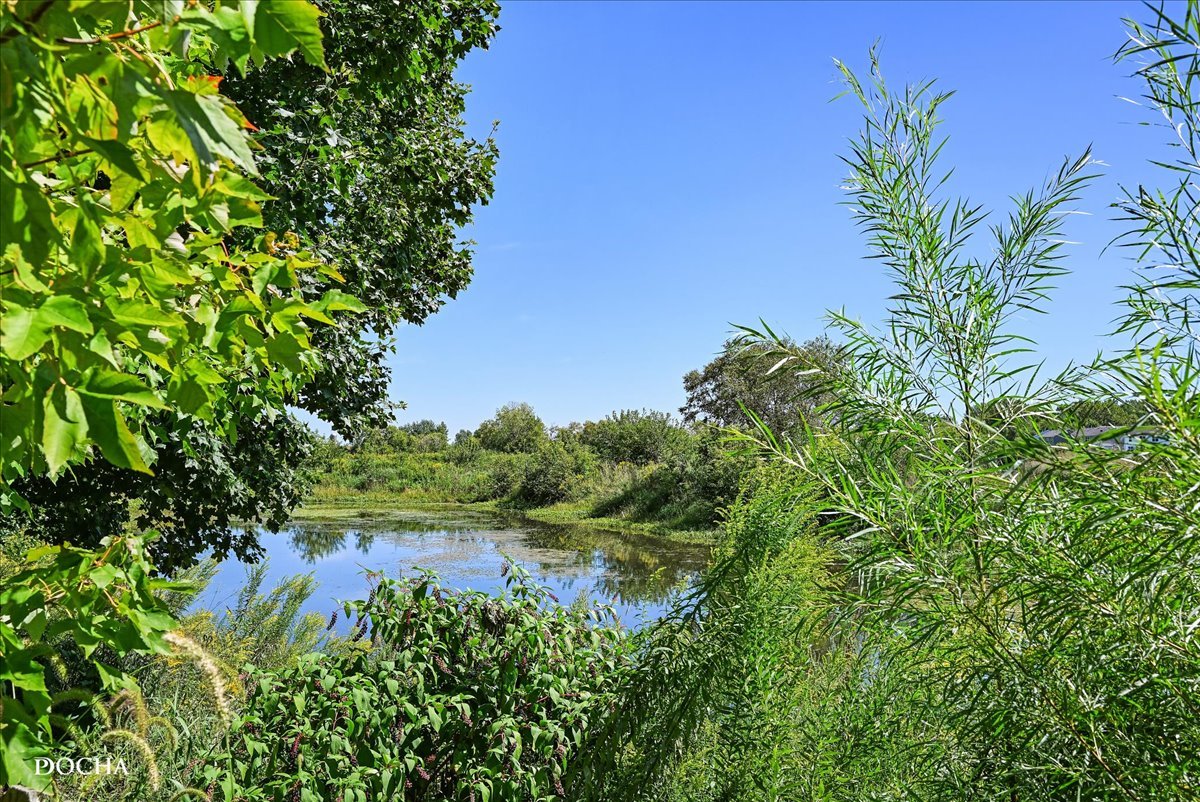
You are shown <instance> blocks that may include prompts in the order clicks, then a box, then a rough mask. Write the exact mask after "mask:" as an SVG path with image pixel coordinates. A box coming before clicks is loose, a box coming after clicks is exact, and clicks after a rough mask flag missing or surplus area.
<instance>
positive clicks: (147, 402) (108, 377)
mask: <svg viewBox="0 0 1200 802" xmlns="http://www.w3.org/2000/svg"><path fill="white" fill-rule="evenodd" d="M79 391H80V392H81V393H83V394H85V395H91V396H95V397H97V398H108V399H111V400H113V401H116V400H120V401H129V402H130V403H133V404H140V405H142V406H146V407H154V408H155V409H166V408H167V406H166V404H164V403H163V402H162V400H161V399H159V397H158V395H157V394H156V393H155V392H154V391H153V390H151V389H150V388H149V387H147V386H146V385H145V384H143V383H142V382H141V380H140V379H138V378H137V377H136V376H130V375H129V374H127V373H117V372H115V371H111V370H104V369H93V370H91V371H89V372H88V374H87V376H86V377H85V378H84V382H83V385H82V386H81V387H80V388H79Z"/></svg>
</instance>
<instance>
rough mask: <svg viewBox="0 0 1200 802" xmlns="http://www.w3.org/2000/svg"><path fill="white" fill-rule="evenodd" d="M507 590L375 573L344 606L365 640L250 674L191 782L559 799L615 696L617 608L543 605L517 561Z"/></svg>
mask: <svg viewBox="0 0 1200 802" xmlns="http://www.w3.org/2000/svg"><path fill="white" fill-rule="evenodd" d="M508 588H509V592H508V593H507V594H505V595H504V596H501V597H499V598H492V597H490V596H488V595H486V594H482V593H477V592H463V593H457V592H453V591H449V590H446V589H444V588H442V587H441V586H440V585H439V584H438V582H437V579H436V577H435V576H433V575H431V574H420V575H418V576H415V577H413V578H410V579H408V580H392V579H380V580H379V584H378V585H377V586H376V587H375V590H374V592H373V593H372V594H371V596H370V597H369V598H368V599H367V600H366V601H365V602H356V603H350V604H347V605H346V614H347V616H348V617H349V616H352V615H353V616H357V622H356V624H355V630H354V632H355V635H354V637H355V638H356V639H357V638H362V639H364V640H363V643H364V644H365V643H371V644H373V645H372V647H371V648H370V649H367V648H363V649H358V650H351V651H350V652H348V653H346V654H344V655H341V656H335V655H329V654H325V655H320V654H313V655H309V656H307V657H305V658H303V659H302V660H301V661H300V662H299V664H298V665H297V666H296V667H294V668H292V669H288V670H281V671H258V672H255V673H254V674H253V675H252V677H251V678H250V687H251V693H250V697H249V699H248V701H247V708H246V712H245V715H244V716H243V717H242V718H241V720H240V721H239V723H238V725H237V727H236V729H235V731H234V732H233V737H232V739H231V743H232V744H233V746H232V751H231V752H230V753H229V754H228V755H223V756H220V757H219V758H218V759H217V760H215V761H214V762H212V763H210V764H209V765H208V766H207V767H205V768H203V769H200V770H199V771H198V775H199V776H198V777H197V778H196V781H195V783H194V784H195V785H197V786H199V787H205V786H208V785H209V784H210V783H211V784H219V785H220V786H221V787H222V788H223V789H224V793H226V794H227V795H228V796H230V797H237V798H242V799H247V800H265V799H281V798H285V799H286V798H294V797H295V795H297V794H299V795H300V798H305V799H317V800H342V799H360V800H361V799H367V798H370V799H389V798H396V799H399V798H404V799H428V800H467V799H477V800H535V799H548V798H552V797H556V796H561V785H560V783H561V778H562V776H563V774H564V772H565V771H567V770H568V768H569V767H570V766H571V765H572V763H573V761H574V760H575V756H576V753H577V750H578V748H579V744H580V743H581V742H582V741H583V740H584V738H585V737H586V735H587V733H588V732H589V730H590V729H591V728H592V727H594V726H595V723H596V722H597V721H598V719H599V718H600V717H602V716H604V715H606V714H607V712H608V711H609V709H610V706H611V704H612V696H611V689H612V687H613V684H614V682H615V678H616V677H617V676H619V673H620V670H621V667H622V666H623V665H624V663H625V656H624V649H623V641H622V637H621V631H620V630H619V629H618V628H616V627H615V626H613V625H612V621H613V618H612V612H611V610H607V609H604V608H597V609H583V608H566V607H562V606H558V605H551V604H549V602H550V601H551V599H550V598H549V593H548V591H546V590H545V589H543V588H540V587H538V586H535V585H533V584H531V583H530V582H529V579H528V576H527V575H526V574H525V573H524V572H522V571H521V570H520V569H516V568H514V569H512V570H511V573H510V574H509V576H508ZM226 766H229V767H231V771H230V772H228V773H227V772H226V769H225V767H226Z"/></svg>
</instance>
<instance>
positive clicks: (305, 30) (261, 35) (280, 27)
mask: <svg viewBox="0 0 1200 802" xmlns="http://www.w3.org/2000/svg"><path fill="white" fill-rule="evenodd" d="M320 19H321V12H320V11H319V10H318V9H317V7H316V6H314V5H312V4H311V3H308V2H300V0H291V2H286V3H279V2H270V3H259V4H258V5H257V6H256V11H255V15H254V44H255V45H257V46H258V48H259V50H261V51H262V52H263V53H265V54H266V55H268V56H286V55H287V54H289V53H291V52H292V51H293V50H295V49H296V48H299V49H300V52H301V53H303V54H304V58H305V60H306V61H308V63H309V64H312V65H313V66H316V67H320V68H321V69H326V67H325V53H324V50H323V48H322V46H321V26H320V24H319V22H318V20H320Z"/></svg>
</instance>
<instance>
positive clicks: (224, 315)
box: [0, 0, 364, 504]
mask: <svg viewBox="0 0 1200 802" xmlns="http://www.w3.org/2000/svg"><path fill="white" fill-rule="evenodd" d="M319 17H320V12H319V11H318V10H317V9H316V8H315V7H314V6H312V5H311V4H310V3H308V2H304V1H303V0H294V1H291V0H289V2H271V3H260V2H256V1H255V0H243V1H242V2H220V3H217V4H216V7H215V8H214V7H213V6H212V5H209V4H204V3H183V2H154V3H151V2H134V3H133V4H132V12H131V5H130V4H129V3H88V2H72V3H55V4H52V5H48V6H46V7H44V8H43V7H40V6H36V5H31V4H4V5H3V6H0V37H2V38H3V42H4V47H3V51H2V52H0V61H2V63H3V75H4V78H3V82H2V83H0V102H2V104H3V126H2V128H0V254H2V259H3V268H2V270H0V311H2V313H3V319H2V322H0V335H2V338H3V339H2V341H0V382H2V386H0V390H2V396H0V398H2V403H3V405H4V408H3V413H4V414H3V417H4V423H3V426H2V427H0V438H2V439H0V479H2V480H3V487H4V488H7V485H8V484H9V483H10V482H12V481H13V480H15V479H17V478H19V477H29V476H37V475H41V474H48V475H49V476H51V477H55V476H58V475H59V474H61V473H62V471H64V470H65V469H66V468H67V467H68V466H69V465H70V464H72V463H77V462H81V461H85V460H88V459H91V458H96V457H103V458H104V459H106V460H108V461H109V462H112V463H113V464H115V465H118V466H120V467H123V468H132V469H134V470H138V471H151V470H153V464H152V458H151V455H152V453H153V452H152V450H151V449H150V447H149V445H148V442H147V439H146V438H147V432H146V431H145V430H144V420H145V417H146V414H147V412H148V411H150V410H165V411H175V412H178V413H181V414H183V415H194V416H197V417H199V418H201V419H203V420H208V421H211V422H213V423H215V424H219V425H220V426H221V427H222V428H223V429H224V430H225V431H226V432H227V433H229V434H232V432H234V431H235V430H236V427H237V421H238V420H239V419H240V417H241V416H242V415H257V414H262V413H263V412H264V411H268V410H272V409H281V408H282V406H283V404H284V403H285V402H286V399H287V398H289V397H291V396H294V394H295V393H296V392H297V389H298V388H299V387H300V386H302V385H303V384H304V382H305V381H307V379H308V378H309V377H310V376H311V375H312V374H313V371H314V370H315V367H316V360H315V358H314V357H313V355H312V353H311V352H312V345H311V341H310V337H311V333H312V326H328V325H333V324H334V317H333V316H331V313H333V312H338V313H347V312H353V311H361V310H362V309H363V308H364V307H363V306H362V304H361V303H359V302H358V301H357V299H355V298H353V297H351V296H349V295H346V294H345V293H342V292H336V293H333V294H330V295H327V296H326V295H323V294H322V293H321V291H320V289H319V287H320V286H321V285H324V284H327V283H329V282H330V277H331V276H332V275H336V273H334V271H331V270H329V269H327V268H323V267H321V266H320V265H318V264H317V262H315V261H314V260H312V259H310V258H308V257H307V256H306V255H305V254H304V253H302V252H300V251H299V250H298V242H297V240H296V238H295V237H294V236H283V237H280V236H277V235H275V234H274V233H271V234H269V235H267V236H262V237H258V238H257V239H255V238H254V237H253V236H252V235H251V236H246V235H245V234H244V233H239V236H238V237H237V238H236V239H230V240H229V241H226V236H227V235H229V234H231V233H234V232H236V231H237V230H238V229H244V228H245V227H259V226H261V225H262V214H261V210H260V204H261V203H262V202H263V201H265V200H268V199H269V196H268V195H267V194H266V193H265V192H263V191H262V190H260V189H259V188H257V187H256V186H255V185H254V184H253V183H252V182H251V180H250V179H249V178H248V176H255V175H257V172H258V169H257V166H256V164H255V147H256V146H255V145H254V142H253V140H252V138H251V133H252V130H253V126H252V125H250V123H249V122H248V121H247V120H246V118H245V117H244V116H243V115H242V113H241V112H240V111H239V110H238V109H237V107H236V106H235V105H234V104H233V103H232V102H231V101H230V100H229V99H228V98H226V97H225V96H223V95H222V94H221V92H220V88H221V87H220V84H221V77H220V76H219V75H214V74H213V73H214V66H220V65H221V64H223V63H225V62H227V61H229V60H232V61H233V62H234V63H235V64H237V65H238V67H239V69H241V70H246V69H248V68H249V65H250V64H251V62H254V63H259V64H261V63H262V62H263V61H264V60H265V59H266V58H270V57H281V56H289V55H291V54H293V53H295V52H297V51H299V53H300V55H301V56H302V57H303V58H304V59H306V60H307V61H309V62H310V63H312V64H314V65H317V66H321V67H323V66H324V58H323V54H322V39H321V32H320V28H319V27H318V19H319ZM246 242H250V243H252V245H251V247H250V248H238V247H236V243H246ZM314 288H316V289H315V290H314ZM302 289H305V290H306V293H307V294H302ZM4 501H5V502H6V504H11V503H19V500H17V499H15V497H13V496H12V494H11V493H9V492H8V491H7V490H5V498H4Z"/></svg>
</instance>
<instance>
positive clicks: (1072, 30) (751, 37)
mask: <svg viewBox="0 0 1200 802" xmlns="http://www.w3.org/2000/svg"><path fill="white" fill-rule="evenodd" d="M1143 13H1144V12H1143V10H1142V8H1141V6H1140V5H1139V4H1137V3H1123V2H1109V3H1101V2H1097V3H1084V2H1071V3H1033V2H1024V3H995V4H985V3H898V2H897V3H880V4H868V3H845V4H833V3H831V4H815V3H805V4H800V3H784V2H776V3H762V4H755V3H732V2H729V3H721V2H663V3H651V2H625V3H621V2H597V3H578V2H562V3H553V2H538V3H534V2H509V3H505V4H504V9H503V11H502V14H501V19H500V24H501V26H502V30H501V31H500V33H499V35H498V37H497V39H496V41H495V43H494V44H493V46H492V48H491V50H489V51H484V52H479V53H477V54H473V55H472V56H471V57H470V58H469V60H468V61H467V63H466V64H465V65H464V66H463V68H462V69H461V70H460V77H461V79H462V80H464V81H466V82H468V83H470V84H472V85H473V86H474V91H473V93H472V94H471V96H470V97H469V99H468V116H469V120H470V124H471V129H472V131H473V132H475V133H477V134H484V133H486V131H487V129H488V127H489V126H490V123H491V121H492V120H493V119H498V120H500V123H501V124H500V129H499V132H498V135H497V139H498V141H499V145H500V153H501V156H500V162H499V167H498V173H497V176H496V195H495V199H494V201H493V202H492V204H491V205H490V206H487V207H483V208H481V209H480V210H479V211H478V212H477V215H476V222H475V224H474V225H473V226H472V228H471V229H469V230H467V231H466V232H464V234H465V236H468V237H470V238H472V239H474V240H476V241H477V243H478V246H477V251H476V257H475V279H474V281H473V283H472V284H471V286H470V287H469V288H468V290H467V291H466V292H465V293H463V294H462V295H460V296H459V298H458V300H456V301H453V302H451V303H450V304H448V305H447V306H446V307H445V308H444V309H443V310H442V311H441V312H440V313H438V314H437V315H435V316H434V317H433V318H432V319H431V320H430V321H429V322H428V323H426V324H425V325H424V326H422V327H415V326H409V327H405V328H403V329H401V330H399V331H398V332H397V341H398V351H397V354H396V355H395V356H394V357H393V358H392V364H393V368H394V379H393V384H392V397H393V398H394V399H397V400H401V399H402V400H404V401H407V402H408V409H407V410H405V411H402V412H400V413H399V414H398V419H399V420H400V421H402V422H405V421H411V420H417V419H420V418H433V419H435V420H445V421H446V422H447V423H448V424H449V426H450V431H451V433H452V434H453V432H454V431H455V430H456V429H458V428H474V427H475V426H476V425H477V424H478V423H479V421H480V420H482V419H484V418H486V417H489V416H490V415H491V414H492V412H493V411H494V410H495V409H496V408H497V407H498V406H500V405H501V404H504V403H506V402H509V401H528V402H530V403H531V404H533V406H534V408H535V409H536V410H537V411H538V412H539V413H540V414H541V415H542V416H543V418H544V419H545V420H546V421H547V423H550V424H563V423H567V422H569V421H571V420H585V419H595V418H599V417H601V416H603V415H605V414H606V413H608V412H610V411H612V410H615V409H621V408H642V407H649V408H656V409H664V410H671V411H674V410H675V409H677V408H678V407H679V406H680V404H681V403H682V402H683V391H682V387H681V381H680V379H681V377H682V375H683V374H684V373H685V372H686V371H688V370H690V369H692V368H697V367H700V366H702V365H703V364H704V363H705V362H706V361H708V360H709V359H711V358H712V357H713V356H714V355H715V354H716V353H717V352H718V351H719V350H720V346H721V343H722V341H723V340H724V339H725V338H726V336H727V335H728V332H729V330H730V324H731V323H733V322H739V323H752V322H754V321H756V320H757V319H758V318H759V317H763V318H765V319H766V320H767V321H768V322H769V323H770V324H772V325H773V326H777V327H779V328H782V329H784V330H786V331H787V332H788V333H790V334H791V335H792V336H794V337H797V338H800V339H805V338H808V337H811V336H815V335H817V334H819V333H821V331H822V330H823V322H822V316H823V314H824V311H825V310H826V309H828V308H830V307H841V306H844V307H846V309H847V310H848V311H850V312H851V313H853V314H856V315H857V316H859V317H862V318H863V319H865V320H868V321H878V320H880V319H881V317H882V310H883V308H884V300H885V298H886V297H887V295H888V292H889V287H888V285H887V283H886V282H885V280H884V278H883V276H882V273H881V269H880V268H879V266H878V265H877V264H875V263H873V262H869V261H867V260H865V259H864V258H863V257H864V256H865V254H866V248H865V246H864V241H863V239H862V237H861V235H860V234H859V233H858V232H857V231H856V229H855V227H854V225H853V223H852V221H851V219H850V215H849V212H848V211H847V209H846V208H845V207H843V206H840V205H839V202H840V201H842V200H843V199H844V198H843V194H842V193H841V191H840V189H839V185H840V182H841V180H842V178H843V177H844V173H845V171H844V169H843V166H842V164H841V163H840V162H839V159H838V156H839V154H841V153H844V152H845V151H846V143H847V140H848V139H849V138H851V137H852V136H853V135H854V134H855V133H856V131H857V130H858V128H859V120H860V113H859V109H858V108H857V106H856V103H855V101H853V100H852V99H849V98H843V99H841V100H838V101H836V102H830V101H831V99H832V98H834V97H835V95H837V94H838V93H839V92H840V85H839V83H838V81H837V74H836V70H835V68H834V66H833V62H832V59H833V58H834V57H837V58H840V59H842V60H844V61H846V62H847V63H848V64H850V65H851V66H852V67H854V68H855V69H856V70H859V71H860V72H862V71H865V67H866V57H867V51H868V48H869V47H870V45H871V43H872V42H874V41H875V40H876V39H879V40H881V42H882V51H881V52H882V59H883V66H884V72H885V75H886V76H888V78H889V81H890V82H891V83H892V84H893V85H896V86H899V85H900V84H902V83H905V82H913V81H917V80H921V79H924V78H937V79H938V81H939V85H940V86H941V87H943V88H946V89H954V90H956V91H957V94H956V96H955V97H954V98H953V99H952V100H951V101H950V102H949V103H948V104H947V105H946V106H945V107H944V117H945V119H946V125H945V128H944V130H945V131H946V132H947V133H948V134H949V135H950V137H951V139H950V145H949V146H948V147H947V150H946V151H945V164H946V166H950V165H955V166H956V168H957V172H956V176H955V185H956V187H958V188H959V189H960V190H961V191H963V192H966V193H968V194H969V195H970V196H971V197H972V198H973V199H974V200H977V201H983V202H985V203H986V204H987V205H988V206H989V207H991V208H993V209H998V210H999V211H1001V212H1003V211H1005V210H1006V208H1007V207H1006V205H1005V204H1006V202H1007V201H1006V199H1007V197H1008V196H1009V195H1011V194H1014V193H1020V192H1024V191H1025V190H1026V189H1028V188H1030V187H1032V186H1035V185H1038V184H1040V183H1041V182H1042V181H1044V180H1045V178H1046V177H1047V175H1048V174H1049V173H1050V172H1051V171H1053V170H1055V169H1057V167H1058V166H1059V164H1060V163H1061V161H1062V159H1063V158H1064V157H1065V156H1067V155H1068V154H1077V153H1079V152H1081V151H1082V150H1083V149H1084V148H1085V147H1086V146H1087V145H1088V144H1089V143H1091V144H1093V145H1094V149H1095V155H1096V156H1097V157H1098V158H1100V159H1102V160H1103V161H1105V162H1106V163H1107V164H1108V165H1109V166H1108V167H1106V168H1104V174H1103V175H1102V177H1101V179H1100V180H1099V181H1098V182H1097V183H1096V184H1095V186H1094V188H1093V189H1092V190H1091V191H1090V192H1089V193H1088V195H1087V197H1086V198H1085V199H1084V202H1083V203H1082V204H1081V208H1082V209H1084V210H1086V211H1089V212H1091V213H1092V214H1093V215H1094V216H1093V217H1090V218H1083V217H1076V218H1074V219H1073V220H1072V221H1071V223H1070V224H1069V227H1068V230H1067V234H1068V238H1069V239H1072V240H1079V241H1080V242H1081V244H1080V245H1078V246H1075V247H1074V248H1073V249H1072V252H1071V256H1070V259H1069V265H1070V267H1071V268H1072V269H1073V270H1074V271H1075V272H1074V274H1073V275H1072V276H1070V277H1068V278H1067V279H1065V280H1064V281H1062V282H1061V284H1060V290H1059V292H1058V293H1057V299H1056V301H1055V303H1054V305H1053V307H1052V309H1053V313H1052V314H1051V315H1049V316H1046V317H1042V318H1033V319H1030V320H1028V326H1029V332H1030V333H1032V334H1033V335H1035V336H1037V337H1038V339H1039V340H1040V341H1041V344H1042V351H1043V352H1044V354H1045V356H1046V357H1047V358H1048V361H1049V364H1051V365H1061V364H1063V363H1065V362H1066V361H1067V360H1070V359H1087V358H1089V357H1090V356H1092V355H1093V354H1094V353H1095V351H1096V350H1097V348H1099V347H1100V346H1101V345H1102V339H1101V335H1102V334H1104V333H1105V332H1106V331H1107V330H1108V329H1109V324H1110V321H1111V320H1112V318H1113V317H1114V314H1115V310H1114V308H1113V307H1112V302H1113V301H1114V299H1116V298H1117V297H1118V293H1117V291H1116V289H1115V288H1116V286H1117V285H1118V284H1120V283H1121V282H1122V281H1124V280H1125V279H1126V278H1127V275H1128V270H1129V263H1128V262H1127V261H1125V256H1124V254H1123V253H1120V252H1119V251H1117V250H1115V249H1110V250H1109V252H1108V253H1107V254H1105V255H1104V256H1103V257H1101V250H1102V249H1103V247H1104V246H1105V245H1106V244H1107V243H1108V241H1109V240H1110V239H1111V238H1112V237H1113V236H1114V235H1115V234H1116V233H1118V231H1119V228H1118V226H1117V224H1115V223H1113V222H1111V221H1110V219H1109V218H1110V217H1111V214H1112V212H1111V210H1110V209H1109V208H1108V205H1109V203H1110V202H1111V201H1112V200H1113V199H1114V198H1116V197H1117V195H1118V185H1119V184H1120V183H1126V184H1128V183H1130V182H1132V183H1134V184H1136V183H1137V182H1139V181H1141V182H1143V183H1147V184H1150V183H1155V182H1157V181H1159V179H1160V178H1161V176H1160V175H1159V174H1158V173H1156V172H1154V171H1153V170H1151V169H1150V168H1149V167H1148V166H1147V165H1146V164H1145V158H1146V157H1147V155H1148V154H1150V153H1151V152H1153V150H1154V149H1155V147H1156V145H1155V143H1157V142H1159V141H1161V140H1162V138H1163V133H1162V132H1161V131H1158V130H1155V129H1151V128H1147V127H1143V126H1139V125H1137V123H1139V122H1143V121H1146V120H1148V119H1150V117H1149V115H1148V114H1147V113H1146V112H1145V111H1144V110H1142V109H1138V108H1137V107H1135V106H1132V105H1130V104H1128V103H1125V102H1122V101H1121V100H1119V99H1118V95H1136V94H1137V92H1138V89H1139V87H1138V85H1137V84H1136V83H1135V82H1133V81H1131V80H1130V79H1128V78H1127V77H1126V76H1127V74H1128V73H1129V72H1130V70H1131V67H1130V66H1129V65H1128V64H1123V65H1115V64H1113V62H1112V59H1111V56H1112V54H1113V52H1114V51H1115V50H1116V49H1117V47H1118V46H1119V45H1120V44H1121V42H1122V40H1123V37H1124V32H1123V28H1122V25H1121V22H1120V20H1121V18H1122V17H1123V16H1127V15H1130V14H1135V15H1140V14H1143ZM978 246H979V247H980V248H981V249H984V250H982V251H981V253H983V254H985V255H986V253H987V251H986V249H987V248H988V247H989V245H988V242H987V241H986V240H980V241H979V243H978Z"/></svg>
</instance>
